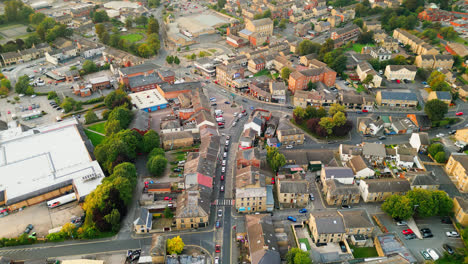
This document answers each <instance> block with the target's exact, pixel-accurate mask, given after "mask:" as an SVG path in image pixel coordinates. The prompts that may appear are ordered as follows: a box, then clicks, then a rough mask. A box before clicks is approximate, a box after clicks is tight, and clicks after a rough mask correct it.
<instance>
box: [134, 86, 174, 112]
mask: <svg viewBox="0 0 468 264" xmlns="http://www.w3.org/2000/svg"><path fill="white" fill-rule="evenodd" d="M129 96H130V98H131V100H132V104H133V105H134V106H135V107H136V108H137V109H140V110H143V111H145V112H154V111H157V110H160V109H164V108H166V107H167V105H168V103H167V101H166V99H164V97H163V96H162V95H161V94H160V93H159V92H158V91H157V90H154V89H153V90H148V91H143V92H138V93H132V94H129Z"/></svg>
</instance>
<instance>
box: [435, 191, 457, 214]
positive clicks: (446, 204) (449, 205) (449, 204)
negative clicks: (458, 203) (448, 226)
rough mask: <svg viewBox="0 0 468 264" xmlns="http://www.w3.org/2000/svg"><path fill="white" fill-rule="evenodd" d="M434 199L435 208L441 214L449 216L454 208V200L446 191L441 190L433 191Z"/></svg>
mask: <svg viewBox="0 0 468 264" xmlns="http://www.w3.org/2000/svg"><path fill="white" fill-rule="evenodd" d="M431 195H432V200H434V204H435V208H436V211H437V213H435V214H436V215H439V216H449V215H450V214H451V213H452V209H453V200H452V199H451V198H450V196H448V195H447V193H446V192H444V191H440V190H433V191H431Z"/></svg>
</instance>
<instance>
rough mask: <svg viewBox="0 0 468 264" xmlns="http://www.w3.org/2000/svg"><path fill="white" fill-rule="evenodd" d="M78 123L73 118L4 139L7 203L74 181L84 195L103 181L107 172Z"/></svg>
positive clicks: (1, 184)
mask: <svg viewBox="0 0 468 264" xmlns="http://www.w3.org/2000/svg"><path fill="white" fill-rule="evenodd" d="M77 125H78V123H77V121H76V120H75V119H69V120H64V121H63V122H60V123H54V124H51V125H45V126H42V127H36V128H34V129H31V130H27V131H25V132H23V133H17V134H16V135H13V136H12V135H10V137H4V138H3V139H0V190H6V197H7V204H12V203H16V202H19V201H23V200H26V199H29V198H31V197H35V196H37V195H40V194H42V193H46V192H49V191H52V190H55V189H57V188H60V187H64V186H67V185H70V184H72V183H75V186H76V187H77V189H78V190H77V191H78V194H79V195H80V196H81V197H83V196H86V195H87V194H89V193H90V192H91V191H92V190H94V189H95V188H96V186H97V185H99V184H100V183H101V181H102V179H103V177H104V173H103V171H102V169H101V167H100V166H99V164H98V162H97V161H93V160H92V159H91V156H90V155H89V153H88V150H87V149H86V146H85V143H84V141H83V139H82V138H81V135H80V132H79V130H78V127H77ZM89 175H92V176H89ZM83 177H87V178H88V179H82V178H83Z"/></svg>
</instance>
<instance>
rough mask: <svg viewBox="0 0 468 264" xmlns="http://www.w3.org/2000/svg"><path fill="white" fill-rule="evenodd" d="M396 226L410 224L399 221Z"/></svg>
mask: <svg viewBox="0 0 468 264" xmlns="http://www.w3.org/2000/svg"><path fill="white" fill-rule="evenodd" d="M396 224H397V226H406V225H408V223H407V222H406V221H398V222H397V223H396Z"/></svg>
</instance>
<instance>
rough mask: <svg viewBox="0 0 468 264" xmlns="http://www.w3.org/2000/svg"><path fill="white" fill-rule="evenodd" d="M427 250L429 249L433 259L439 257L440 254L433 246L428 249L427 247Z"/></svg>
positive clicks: (428, 251)
mask: <svg viewBox="0 0 468 264" xmlns="http://www.w3.org/2000/svg"><path fill="white" fill-rule="evenodd" d="M426 251H427V253H429V255H430V256H431V258H432V259H433V260H438V259H439V254H437V253H436V252H435V250H433V249H432V248H428V249H426Z"/></svg>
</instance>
